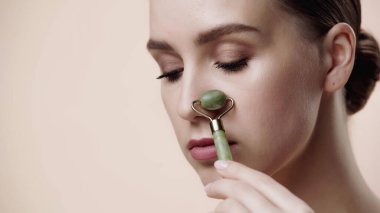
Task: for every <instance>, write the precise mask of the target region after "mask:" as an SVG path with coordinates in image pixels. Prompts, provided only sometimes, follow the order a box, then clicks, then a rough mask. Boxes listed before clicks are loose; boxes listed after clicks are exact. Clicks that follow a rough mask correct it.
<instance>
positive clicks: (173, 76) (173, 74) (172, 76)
mask: <svg viewBox="0 0 380 213" xmlns="http://www.w3.org/2000/svg"><path fill="white" fill-rule="evenodd" d="M183 70H184V69H183V68H179V69H176V70H172V71H169V72H166V73H164V74H162V75H160V76H158V77H157V78H156V79H162V78H166V79H167V80H168V81H169V82H171V83H173V82H176V81H177V80H178V79H179V78H180V77H181V76H182V73H183Z"/></svg>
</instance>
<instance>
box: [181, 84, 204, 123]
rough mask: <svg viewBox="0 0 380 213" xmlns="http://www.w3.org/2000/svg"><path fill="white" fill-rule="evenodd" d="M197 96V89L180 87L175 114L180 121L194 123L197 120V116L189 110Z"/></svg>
mask: <svg viewBox="0 0 380 213" xmlns="http://www.w3.org/2000/svg"><path fill="white" fill-rule="evenodd" d="M198 94H199V93H198V92H197V88H193V87H189V86H188V87H182V89H181V91H180V95H179V98H178V102H177V113H178V115H179V116H180V117H181V118H182V119H184V120H188V121H190V122H195V121H196V120H198V119H199V117H200V116H199V114H197V113H196V112H194V111H193V109H192V108H191V106H192V103H193V101H194V100H197V99H198Z"/></svg>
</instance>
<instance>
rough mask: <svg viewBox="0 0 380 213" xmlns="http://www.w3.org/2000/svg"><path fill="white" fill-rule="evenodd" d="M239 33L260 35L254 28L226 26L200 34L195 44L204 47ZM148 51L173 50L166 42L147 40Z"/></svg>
mask: <svg viewBox="0 0 380 213" xmlns="http://www.w3.org/2000/svg"><path fill="white" fill-rule="evenodd" d="M241 32H254V33H260V30H259V29H258V28H256V27H253V26H249V25H244V24H226V25H221V26H218V27H215V28H213V29H210V30H208V31H206V32H202V33H200V34H199V35H198V37H197V39H196V40H195V43H196V44H197V45H198V46H201V45H204V44H206V43H209V42H212V41H215V40H217V39H219V38H221V37H223V36H226V35H229V34H233V33H241ZM146 46H147V49H148V50H166V51H173V50H174V48H173V47H172V46H170V45H169V44H168V43H167V42H164V41H157V40H153V39H149V41H148V43H147V45H146Z"/></svg>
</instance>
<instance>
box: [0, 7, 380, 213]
mask: <svg viewBox="0 0 380 213" xmlns="http://www.w3.org/2000/svg"><path fill="white" fill-rule="evenodd" d="M363 6H364V8H363V11H364V12H363V14H364V22H365V23H364V26H365V27H366V28H367V29H369V31H371V32H373V33H375V34H376V36H377V38H379V39H380V27H377V26H378V23H377V21H376V20H378V15H377V14H378V11H379V10H380V2H379V1H377V0H366V1H363ZM147 39H148V3H147V1H145V0H144V1H128V0H107V1H105V0H102V1H100V0H0V212H2V213H19V212H28V213H29V212H33V213H34V212H36V213H44V212H49V213H52V212H54V213H56V212H57V213H60V212H70V213H71V212H80V213H82V212H92V213H100V212H184V213H194V212H208V211H209V210H211V209H212V207H213V206H215V204H216V202H215V201H211V200H209V199H207V197H206V196H205V195H204V193H203V187H202V185H201V183H200V181H199V180H198V177H197V175H196V173H195V172H194V171H193V170H192V169H191V167H190V166H189V164H188V163H187V162H186V161H185V159H184V157H183V156H182V153H181V152H180V149H179V147H178V146H177V143H176V139H175V136H174V133H173V130H172V129H171V125H170V123H169V120H168V118H167V117H166V114H165V111H164V109H163V106H162V103H161V99H160V93H159V81H158V80H155V77H156V75H158V73H159V72H158V68H157V66H156V65H155V64H154V62H153V60H152V59H151V58H150V56H149V55H148V53H147V52H146V50H145V43H146V41H147ZM378 109H380V86H378V88H377V90H376V93H375V94H374V95H373V97H372V98H371V101H370V103H369V104H368V106H367V107H366V108H365V110H363V111H362V112H360V113H359V114H357V115H356V116H354V117H353V118H352V120H351V130H352V131H351V133H352V143H353V147H354V151H355V155H356V156H357V160H358V163H359V165H360V168H361V170H362V171H363V174H364V176H365V178H366V179H367V181H368V183H369V185H370V186H371V187H372V188H373V190H374V191H375V192H376V193H377V194H378V195H380V182H379V180H380V164H379V163H378V161H379V160H380V157H379V156H378V153H379V149H380V143H379V142H380V131H379V124H380V116H379V114H378Z"/></svg>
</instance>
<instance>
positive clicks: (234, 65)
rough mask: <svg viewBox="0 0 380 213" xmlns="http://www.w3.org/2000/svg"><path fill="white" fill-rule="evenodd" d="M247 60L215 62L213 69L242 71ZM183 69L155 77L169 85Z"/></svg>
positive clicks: (179, 75)
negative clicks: (166, 81)
mask: <svg viewBox="0 0 380 213" xmlns="http://www.w3.org/2000/svg"><path fill="white" fill-rule="evenodd" d="M248 60H249V58H242V59H239V60H237V61H233V62H229V63H221V62H216V63H215V64H214V65H215V68H217V69H223V71H225V72H226V73H233V72H238V71H241V70H243V69H244V68H245V67H247V66H248ZM183 70H184V69H183V68H180V69H176V70H173V71H170V72H167V73H164V74H162V75H160V76H158V77H157V79H162V78H166V79H167V80H168V81H169V82H170V83H174V82H176V81H177V80H178V79H179V78H180V77H181V75H182V73H183Z"/></svg>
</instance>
